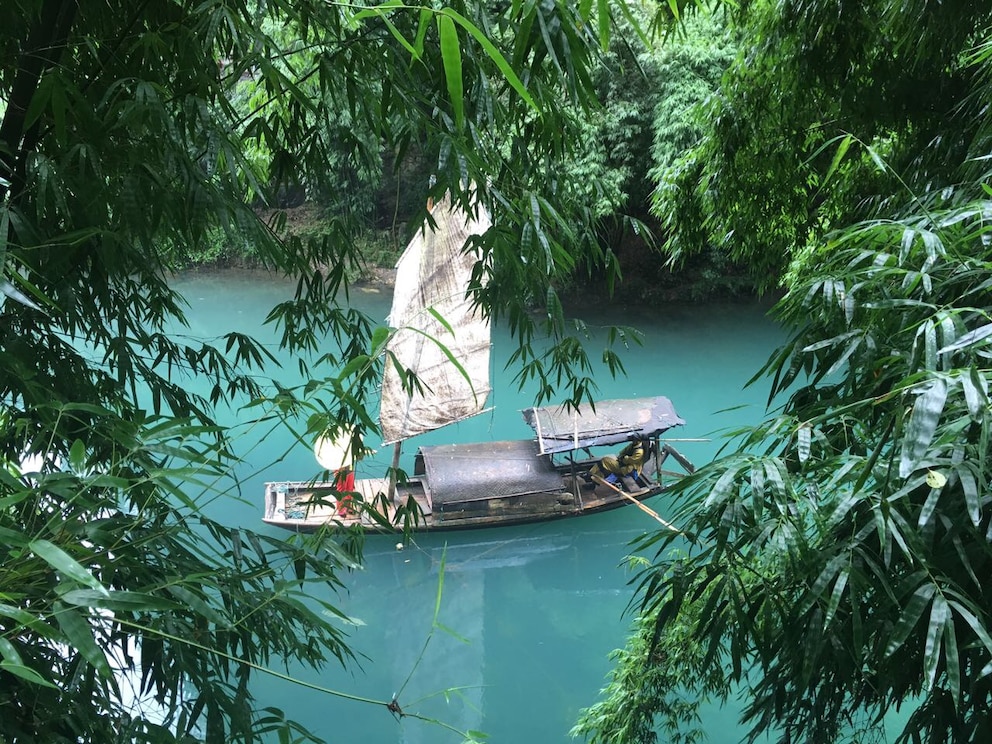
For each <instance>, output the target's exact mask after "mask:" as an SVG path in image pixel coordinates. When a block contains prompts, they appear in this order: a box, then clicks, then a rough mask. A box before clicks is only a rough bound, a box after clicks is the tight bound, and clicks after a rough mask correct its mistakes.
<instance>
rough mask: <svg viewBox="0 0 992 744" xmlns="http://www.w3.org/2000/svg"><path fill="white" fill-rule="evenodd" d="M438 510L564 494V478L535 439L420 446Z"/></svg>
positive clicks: (433, 501)
mask: <svg viewBox="0 0 992 744" xmlns="http://www.w3.org/2000/svg"><path fill="white" fill-rule="evenodd" d="M420 455H421V457H423V459H424V469H425V471H426V474H427V484H428V485H429V488H430V496H431V502H432V503H433V504H434V508H435V509H437V508H441V509H443V508H444V505H445V504H450V503H454V502H466V501H482V500H485V499H497V498H503V497H507V496H522V495H524V494H531V493H537V492H542V491H559V490H561V476H560V475H559V474H558V471H556V470H555V467H554V464H553V463H552V462H551V460H550V459H549V458H547V457H539V456H538V453H537V445H536V444H535V442H534V441H533V440H530V439H522V440H515V441H510V442H473V443H469V444H444V445H437V446H429V447H421V448H420Z"/></svg>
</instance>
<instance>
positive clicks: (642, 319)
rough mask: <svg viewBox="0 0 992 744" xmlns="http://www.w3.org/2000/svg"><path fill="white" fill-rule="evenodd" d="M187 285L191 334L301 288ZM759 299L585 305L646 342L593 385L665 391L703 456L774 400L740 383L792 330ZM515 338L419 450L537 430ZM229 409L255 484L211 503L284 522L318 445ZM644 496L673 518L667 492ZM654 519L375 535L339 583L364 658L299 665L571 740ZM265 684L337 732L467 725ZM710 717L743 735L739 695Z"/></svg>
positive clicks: (229, 281) (194, 279) (368, 303)
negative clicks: (485, 379)
mask: <svg viewBox="0 0 992 744" xmlns="http://www.w3.org/2000/svg"><path fill="white" fill-rule="evenodd" d="M178 287H179V289H180V290H181V291H182V292H183V293H184V294H185V296H186V297H187V300H188V301H189V303H190V306H191V309H190V312H189V316H190V321H191V328H190V330H189V333H190V334H192V335H193V336H196V337H202V338H214V337H217V336H219V335H220V334H222V333H225V332H227V331H232V330H236V331H241V332H246V333H251V334H253V335H256V336H258V337H261V338H265V337H268V336H271V333H270V332H269V331H266V330H264V329H262V321H263V319H264V317H265V315H266V313H267V312H268V310H269V309H270V308H271V307H272V305H274V304H275V303H276V302H278V301H280V300H282V299H286V298H288V297H289V296H290V295H291V293H292V285H291V284H289V283H284V282H281V281H279V280H273V279H271V278H269V277H258V276H255V275H251V274H233V273H224V274H219V275H218V274H204V275H191V276H187V277H184V278H183V279H182V280H181V281H180V282H179V284H178ZM388 299H389V298H388V296H385V295H383V294H377V293H363V292H357V293H356V294H355V298H354V302H355V304H356V305H358V306H360V307H361V308H362V309H364V310H366V311H367V312H368V313H369V314H370V315H372V316H373V317H374V318H377V319H379V320H380V321H381V320H382V319H383V318H384V317H385V315H386V312H387V310H388ZM765 310H766V308H765V307H762V306H759V305H758V304H753V303H752V304H740V303H729V304H723V303H715V304H709V305H705V306H696V305H692V306H682V305H670V306H666V307H664V308H658V309H657V310H655V311H644V310H640V311H637V312H634V311H632V310H630V309H628V310H627V311H625V312H622V313H621V312H614V313H612V314H611V313H610V312H606V311H599V312H597V313H596V314H593V313H591V312H590V313H589V314H587V315H586V316H585V317H584V320H585V321H586V322H587V323H588V324H589V325H590V327H591V328H592V329H593V334H594V336H596V335H601V332H600V331H597V330H596V329H597V328H599V327H601V326H605V325H606V324H608V323H624V324H630V325H634V326H636V327H638V328H639V329H641V330H642V331H643V332H644V345H643V347H640V348H636V347H635V348H633V349H632V350H631V351H630V352H629V353H628V354H626V355H625V357H624V359H625V364H626V366H627V372H628V377H627V378H626V379H623V380H611V379H610V378H609V375H608V374H607V373H606V372H605V371H604V372H603V373H602V375H599V376H598V377H597V380H598V382H599V385H600V388H601V392H600V396H599V397H601V398H609V397H628V396H642V395H654V394H663V395H667V396H668V397H670V398H671V399H672V401H673V403H674V404H675V407H676V410H677V411H678V412H679V414H680V415H681V416H682V417H683V418H684V419H685V420H686V422H687V424H686V426H685V427H684V428H683V430H682V431H679V432H678V433H677V434H675V436H681V437H687V438H711V441H708V442H684V443H682V444H678V445H676V446H678V447H679V449H680V450H681V451H682V452H683V453H685V454H686V455H687V456H688V457H689V458H690V459H691V460H693V461H695V462H697V463H701V462H704V461H706V460H707V459H709V458H711V457H712V456H713V455H714V454H715V452H716V449H717V447H718V446H719V444H720V441H719V438H718V435H717V432H718V431H719V430H722V429H725V428H727V427H733V426H738V425H741V424H744V423H749V422H754V421H756V420H757V419H758V418H759V417H760V416H761V414H762V412H763V410H764V403H765V398H766V395H767V385H764V384H759V385H757V386H755V387H753V388H750V389H747V390H745V389H744V384H745V383H746V381H747V380H748V379H749V378H750V377H751V376H752V375H753V374H754V372H755V371H756V370H757V369H758V368H759V367H760V366H761V364H762V363H763V362H764V361H765V359H766V358H767V357H768V355H769V354H770V353H771V351H772V350H773V349H774V348H775V346H776V345H777V344H778V343H779V342H780V341H781V340H782V338H783V336H782V332H781V330H780V329H779V328H777V327H776V326H775V324H774V323H772V322H771V321H770V320H768V319H767V317H766V316H765ZM510 343H511V342H510V340H509V338H508V337H507V336H506V335H505V334H501V333H499V332H497V333H496V336H495V340H494V360H495V361H494V366H495V370H496V379H495V380H494V392H493V396H492V399H491V404H492V405H493V406H494V409H493V410H492V411H491V412H489V413H486V414H484V415H482V416H479V417H476V418H475V419H472V420H470V421H467V422H463V423H462V424H459V425H457V426H455V427H449V429H447V430H445V431H444V432H434V433H433V434H430V435H424V436H423V437H420V438H418V439H417V440H413V441H412V442H410V443H409V445H408V446H407V447H406V450H405V451H406V453H407V455H406V457H407V458H409V457H411V456H412V455H411V453H412V452H413V451H414V448H415V447H416V445H418V444H426V443H434V442H442V441H479V440H487V439H508V438H525V437H528V436H529V435H530V430H529V429H528V428H527V427H526V426H525V425H524V423H523V420H522V418H521V416H520V414H519V409H521V408H524V407H526V406H528V405H530V404H531V403H532V398H533V393H534V391H533V390H524V391H518V390H516V389H515V388H514V387H513V385H512V383H511V375H510V374H509V373H504V372H502V365H503V362H504V360H505V359H506V358H507V357H508V355H509V353H510V351H511V345H510ZM593 343H595V340H594V341H593ZM287 361H291V360H287ZM267 372H268V371H267ZM294 373H295V364H289V365H288V366H287V367H286V369H285V371H284V372H283V373H280V374H281V375H282V376H283V377H284V379H291V378H292V375H293V374H294ZM276 375H277V373H276V372H272V376H276ZM728 409H732V410H728ZM231 415H232V416H235V417H236V418H237V419H238V420H239V421H243V422H245V423H246V426H245V429H244V435H243V438H242V439H241V442H243V444H244V449H245V451H244V453H243V454H244V456H245V458H246V465H245V466H244V468H243V469H242V472H241V473H240V476H241V478H242V487H243V490H242V491H241V493H240V494H237V493H234V492H228V493H225V494H223V495H220V496H213V497H211V498H209V499H207V500H206V501H205V504H206V509H207V511H208V512H209V513H210V515H211V516H213V517H215V518H218V519H220V520H221V521H224V522H226V523H228V524H231V525H243V526H251V527H253V528H257V529H262V530H271V531H272V534H281V535H284V534H285V533H280V531H279V530H277V529H275V528H268V527H265V526H264V525H261V523H260V516H261V501H262V484H263V483H264V481H267V480H284V479H306V478H310V477H312V476H314V475H316V474H317V472H318V466H317V464H316V463H315V462H314V461H313V457H312V454H311V452H310V450H309V447H305V446H303V445H300V444H298V443H296V442H295V441H294V439H293V437H292V435H291V434H290V433H288V432H287V431H285V430H281V429H278V428H272V427H269V426H263V425H247V422H248V421H249V416H248V415H247V413H244V414H241V413H238V412H232V414H231ZM387 449H388V448H383V449H382V451H381V452H380V453H378V454H377V455H376V456H374V457H371V458H369V459H367V460H365V461H363V462H362V463H361V466H360V469H359V476H360V477H361V476H367V475H381V473H382V472H383V471H384V469H385V468H386V467H387V466H388V457H389V452H387V451H386V450H387ZM404 466H405V467H409V461H408V460H405V461H404ZM649 505H650V506H651V507H652V508H653V509H655V510H656V511H658V512H660V513H661V515H662V516H665V514H666V503H665V497H664V496H659V497H657V498H655V499H653V500H652V501H650V502H649ZM669 511H670V510H669ZM655 526H657V525H656V523H655V522H653V521H652V520H651V518H650V517H649V516H648V515H646V514H644V513H643V512H641V511H640V510H638V509H636V508H624V509H619V510H616V511H613V512H609V513H606V514H602V515H597V516H590V517H585V518H579V519H570V520H564V521H559V522H552V523H545V524H540V525H532V526H526V527H519V528H500V529H489V530H479V531H470V532H462V533H451V534H444V535H430V534H428V535H420V536H417V537H416V539H415V541H414V542H413V543H412V544H411V545H410V546H408V547H407V548H406V549H405V550H402V551H399V550H397V549H396V539H395V538H393V537H389V536H373V537H370V538H369V539H368V540H367V542H366V565H365V567H364V569H363V570H361V571H356V572H353V573H351V574H349V575H347V576H346V577H345V583H346V591H344V592H342V593H341V594H339V595H338V596H336V597H333V598H330V599H332V600H333V601H334V602H335V603H336V605H337V606H338V607H340V608H341V609H342V610H343V611H344V612H345V613H346V614H347V615H348V616H349V617H351V618H354V619H355V621H356V622H355V624H354V625H350V626H348V627H349V634H350V643H351V646H352V648H353V650H355V652H356V653H357V654H359V655H360V657H362V660H361V662H360V664H358V665H353V666H350V667H349V668H347V669H342V668H340V667H334V666H332V667H329V668H327V669H325V670H322V671H321V672H320V673H313V672H308V671H305V670H299V669H290V670H289V671H290V672H291V673H293V674H297V675H298V676H300V677H301V678H304V679H306V680H307V681H308V682H310V683H312V684H314V685H317V686H320V687H322V688H330V689H333V690H337V691H341V692H344V693H347V694H349V695H354V696H359V697H366V698H370V699H373V700H377V701H384V702H388V701H389V700H390V699H391V698H392V697H393V695H394V694H398V701H399V704H400V705H401V706H402V708H403V710H404V711H406V712H412V713H418V714H421V715H423V716H427V717H430V718H435V719H437V720H439V721H442V722H443V723H444V724H446V725H447V726H450V727H453V728H454V729H458V730H461V731H465V730H470V729H471V730H478V731H482V732H485V733H486V734H488V735H489V737H490V741H492V742H512V743H513V744H557V743H558V742H562V743H564V742H569V741H573V740H572V739H570V738H569V736H568V731H569V729H570V728H571V726H572V725H573V724H574V722H575V719H576V716H577V715H578V712H579V710H580V709H582V708H583V707H586V706H589V705H591V704H593V703H594V702H596V700H597V693H598V690H599V689H600V688H601V687H602V686H603V684H604V682H605V679H606V675H607V673H608V671H609V669H610V663H609V660H608V658H607V655H608V654H609V652H610V651H611V650H613V649H615V648H617V647H620V646H622V645H623V643H624V639H625V637H626V633H627V629H628V626H629V622H630V618H629V617H627V616H625V614H624V611H625V608H626V606H627V604H628V602H629V601H630V599H631V596H632V593H631V590H630V588H629V587H628V585H627V582H628V580H629V579H630V575H629V574H628V573H627V572H626V570H625V569H624V568H623V567H622V563H623V559H624V557H625V556H626V555H627V554H628V552H629V548H628V544H629V542H630V541H631V540H632V539H634V538H635V537H637V536H638V535H640V534H641V533H642V532H644V531H647V530H651V529H653V528H654V527H655ZM442 557H443V560H444V562H445V569H444V572H443V592H442V594H441V600H440V605H439V608H440V609H439V613H438V618H437V619H438V623H439V624H440V625H442V626H444V629H438V628H435V629H434V630H433V631H432V627H433V621H434V613H435V606H436V598H437V596H438V590H439V587H440V586H441V583H442V573H441V564H442ZM336 622H340V621H336ZM256 694H257V696H258V698H259V700H260V702H261V703H262V704H263V705H266V706H277V707H280V708H282V709H284V710H285V711H286V713H287V714H288V715H289V716H290V717H292V718H295V719H297V720H299V721H301V722H302V723H304V724H305V725H307V726H308V727H310V728H311V729H313V730H314V731H315V732H317V733H318V734H320V735H321V736H324V737H325V738H327V739H328V740H329V741H333V742H353V741H354V742H358V741H362V742H404V743H406V742H409V743H411V744H412V743H414V742H438V743H439V744H444V743H445V742H459V741H461V738H460V737H459V735H458V734H457V733H455V732H453V731H451V730H449V729H448V728H445V727H444V726H441V725H439V724H435V723H425V722H422V721H418V720H414V719H412V718H404V719H403V720H401V721H400V720H396V719H395V718H394V716H393V715H392V714H391V713H390V712H388V711H387V710H386V709H385V708H384V707H383V706H381V705H375V704H371V703H366V702H355V701H352V700H347V699H342V698H339V697H336V696H334V695H331V694H328V693H326V692H319V691H315V690H309V689H305V688H302V687H300V686H297V685H292V684H290V683H288V682H284V681H281V680H277V679H272V678H263V679H260V680H259V682H258V683H257V686H256ZM706 726H707V731H708V735H709V738H708V741H709V742H712V743H713V744H730V743H731V742H737V741H739V740H740V738H741V735H742V733H743V732H742V731H741V730H740V729H738V727H737V725H736V722H735V715H734V712H733V710H720V709H710V710H708V711H707V713H706Z"/></svg>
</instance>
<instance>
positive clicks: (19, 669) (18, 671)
mask: <svg viewBox="0 0 992 744" xmlns="http://www.w3.org/2000/svg"><path fill="white" fill-rule="evenodd" d="M0 669H3V670H4V671H7V672H10V673H11V674H13V675H15V676H17V677H20V678H21V679H23V680H25V681H27V682H32V683H34V684H36V685H42V686H43V687H50V688H52V689H53V690H57V689H59V688H58V687H57V686H56V685H53V684H52V683H51V682H49V681H48V680H47V679H45V678H44V677H42V676H41V675H40V674H38V672H36V671H35V670H34V669H32V668H31V667H27V666H23V665H21V664H12V663H11V662H9V661H0Z"/></svg>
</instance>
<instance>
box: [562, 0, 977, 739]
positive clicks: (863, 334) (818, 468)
mask: <svg viewBox="0 0 992 744" xmlns="http://www.w3.org/2000/svg"><path fill="white" fill-rule="evenodd" d="M742 11H744V12H743V13H742V14H741V15H739V16H738V17H737V18H738V21H739V22H741V23H742V24H743V29H744V31H745V32H746V33H744V34H743V36H742V38H745V39H748V40H749V43H748V44H746V45H745V46H744V47H742V53H741V56H740V59H739V61H738V64H737V65H736V66H735V67H734V68H733V69H732V70H731V72H730V73H729V74H728V77H727V79H726V81H725V82H724V85H723V89H722V93H721V95H720V97H719V98H718V99H717V100H716V101H715V103H714V108H712V109H711V112H710V114H711V121H712V128H711V130H710V131H709V133H708V135H707V137H706V138H705V139H704V140H703V141H702V142H701V143H700V145H699V146H698V147H697V149H696V150H695V151H694V152H692V153H690V154H689V156H688V158H687V159H686V160H685V161H684V162H683V163H681V164H680V165H679V166H678V167H677V168H676V169H675V170H673V171H670V172H669V177H668V179H667V180H663V181H662V184H661V198H660V201H659V205H665V208H666V214H668V215H670V221H669V227H670V229H671V230H672V233H671V242H670V247H671V248H672V250H674V251H676V252H682V251H690V250H698V249H701V248H703V247H705V245H706V242H707V241H717V240H719V242H720V244H721V245H724V246H726V247H727V249H728V250H730V251H732V252H733V253H734V254H735V255H738V256H740V257H742V258H746V259H748V260H749V261H751V262H752V267H753V268H754V270H755V271H756V272H759V273H763V275H764V276H766V277H767V278H768V280H769V284H772V283H773V281H777V280H778V279H779V278H780V277H784V278H785V281H786V282H787V294H786V295H785V297H784V298H783V299H782V300H781V301H780V302H779V304H778V305H777V307H776V311H775V312H776V314H777V316H778V317H779V318H780V319H781V320H782V321H783V322H784V323H785V325H786V326H787V327H788V328H790V329H791V330H792V337H791V339H790V340H789V342H788V343H787V344H786V345H785V346H784V347H783V348H782V349H780V350H779V351H777V352H776V353H775V354H774V355H773V356H772V358H771V359H770V360H769V362H768V364H767V366H766V368H765V369H764V370H762V372H763V374H759V375H757V376H756V381H770V386H771V403H772V409H771V412H770V413H769V416H768V418H767V419H766V420H765V421H764V422H762V423H760V424H758V425H757V426H755V427H753V428H750V429H748V430H745V431H742V432H738V433H737V436H736V437H735V438H733V439H732V440H730V441H728V444H727V446H726V447H725V448H724V449H723V451H722V453H721V455H720V456H719V458H718V459H717V460H716V461H714V462H713V463H710V464H707V465H706V466H705V467H702V468H700V469H699V470H698V471H697V472H696V473H695V474H694V475H693V476H691V477H690V478H688V479H686V480H684V481H683V482H682V483H681V484H680V485H679V486H678V487H677V489H676V503H677V505H678V510H677V512H676V513H675V514H673V515H671V518H672V521H673V522H674V523H675V524H676V525H677V526H678V527H679V529H680V531H678V532H674V531H669V532H660V533H657V534H654V535H650V536H647V537H646V538H645V539H644V540H643V542H642V544H641V546H640V547H641V548H642V549H643V550H644V551H645V552H646V553H647V555H648V556H651V558H649V559H646V560H649V561H650V565H647V566H646V567H645V568H644V569H643V571H642V572H641V573H640V575H639V579H638V586H639V597H638V601H637V603H636V608H637V610H638V624H637V626H636V628H635V631H636V635H635V637H634V639H633V640H632V641H631V644H630V646H629V647H628V649H626V651H625V652H624V653H622V654H621V655H620V656H618V663H617V668H616V670H615V672H614V674H613V676H612V680H611V683H610V686H609V687H608V692H609V694H608V696H607V697H606V698H605V699H604V701H603V702H601V703H599V704H597V705H596V706H594V707H593V708H591V709H590V710H589V711H587V712H586V714H585V715H584V717H583V719H582V721H581V722H580V725H579V726H578V727H577V731H578V732H580V733H583V734H586V735H588V736H589V737H590V738H591V739H592V740H593V741H596V742H614V743H619V742H634V741H636V742H644V741H654V740H655V738H656V733H655V731H656V730H657V728H658V727H659V726H661V727H664V728H665V730H675V731H679V732H681V733H680V734H679V736H683V737H685V738H684V739H683V740H693V739H694V738H695V737H697V736H698V734H699V721H698V707H696V703H697V702H698V701H699V700H701V699H705V698H706V697H707V696H710V697H715V698H716V699H726V698H727V695H728V694H729V692H730V691H731V690H739V691H740V692H741V694H742V695H743V700H744V706H745V707H744V713H743V720H744V723H745V724H746V725H747V726H748V727H749V732H750V734H751V737H753V738H754V739H758V738H759V737H761V736H763V735H769V736H771V738H772V740H776V741H782V742H796V741H808V742H835V741H847V740H853V741H862V740H875V739H877V738H880V737H881V736H882V734H881V733H880V732H881V726H882V725H883V723H885V722H886V721H887V722H888V725H889V727H890V728H889V734H888V735H889V736H892V735H896V736H898V740H899V741H916V742H919V741H926V742H978V741H987V740H988V739H989V736H990V735H992V719H990V714H989V711H990V705H992V685H990V681H989V679H990V677H989V675H990V672H992V603H990V601H989V596H988V590H987V587H986V585H985V583H986V582H985V576H986V575H987V572H988V567H989V564H990V560H992V550H990V544H992V543H990V535H992V528H990V524H992V514H990V503H989V498H990V493H992V477H990V471H989V466H988V464H989V461H990V455H992V450H990V439H989V423H990V418H989V416H990V412H992V406H990V399H989V383H990V380H992V374H990V372H989V364H988V361H989V345H988V343H989V338H990V337H992V333H990V331H992V324H990V317H989V298H990V294H989V289H990V286H992V254H990V252H989V245H990V244H992V243H990V234H989V216H990V210H992V202H990V201H989V199H988V195H989V194H990V193H992V190H990V187H989V186H988V183H987V182H988V167H987V162H988V153H989V142H990V141H989V138H988V134H989V117H988V111H987V101H988V99H989V95H990V89H989V84H990V82H992V79H990V70H992V48H990V45H989V41H988V38H987V29H988V28H989V22H990V21H992V15H990V14H992V11H990V9H989V7H988V6H987V5H986V4H982V3H970V2H958V3H955V2H950V3H929V2H922V1H921V2H913V1H912V0H911V1H910V2H906V3H902V4H899V5H895V4H891V3H872V2H868V3H842V4H838V3H835V2H819V1H817V0H811V1H810V2H786V3H762V2H754V3H748V4H744V6H743V7H742ZM701 226H702V229H700V227H701ZM673 649H675V650H678V653H675V652H674V651H673ZM617 701H625V704H617ZM896 713H899V717H898V718H897V719H894V718H893V715H894V714H896Z"/></svg>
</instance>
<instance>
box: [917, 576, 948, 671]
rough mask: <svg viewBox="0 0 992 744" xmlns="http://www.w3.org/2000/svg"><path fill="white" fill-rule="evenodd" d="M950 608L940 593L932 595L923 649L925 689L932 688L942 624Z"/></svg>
mask: <svg viewBox="0 0 992 744" xmlns="http://www.w3.org/2000/svg"><path fill="white" fill-rule="evenodd" d="M950 614H951V613H950V608H949V607H948V606H947V600H946V599H944V596H943V595H942V594H938V595H936V596H935V597H934V600H933V605H932V606H931V608H930V622H929V624H928V625H927V636H926V643H925V645H924V651H923V674H924V676H925V677H926V680H927V689H930V690H932V689H933V683H934V679H935V678H936V676H937V663H938V662H939V661H940V650H941V646H942V645H943V644H942V643H941V640H942V638H943V637H944V624H945V623H946V622H947V621H948V619H949V618H950Z"/></svg>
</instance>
